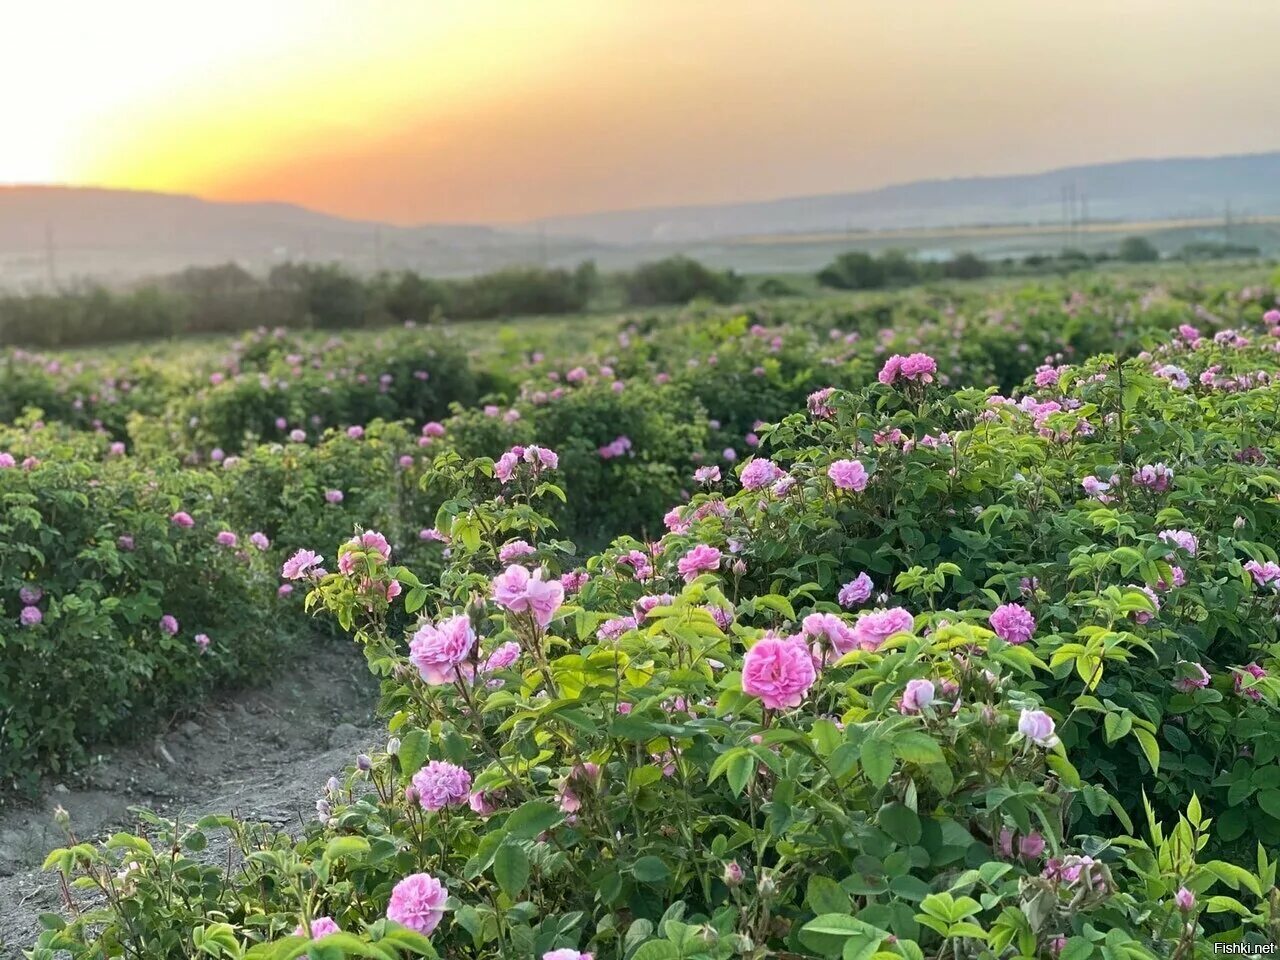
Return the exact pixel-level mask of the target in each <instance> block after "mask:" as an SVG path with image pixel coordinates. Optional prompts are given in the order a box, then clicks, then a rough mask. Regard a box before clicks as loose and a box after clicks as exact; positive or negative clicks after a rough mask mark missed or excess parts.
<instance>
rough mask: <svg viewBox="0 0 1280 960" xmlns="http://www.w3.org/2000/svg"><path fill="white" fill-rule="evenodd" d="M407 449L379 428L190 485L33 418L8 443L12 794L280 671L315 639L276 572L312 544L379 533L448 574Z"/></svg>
mask: <svg viewBox="0 0 1280 960" xmlns="http://www.w3.org/2000/svg"><path fill="white" fill-rule="evenodd" d="M412 440H413V438H412V437H410V436H408V434H407V433H406V432H405V430H404V429H403V428H401V427H396V426H393V425H382V424H375V425H373V426H371V427H370V428H369V430H368V431H362V433H361V435H360V436H359V437H353V436H348V435H346V434H339V435H334V436H332V437H330V438H329V439H328V440H327V441H326V442H324V443H321V444H319V445H317V446H308V445H306V444H287V445H283V446H278V447H274V448H273V447H267V446H263V447H260V448H256V449H255V450H253V451H252V452H251V453H249V454H247V455H246V456H245V457H243V458H237V459H230V460H229V461H228V462H227V463H226V464H225V465H224V468H222V469H219V470H191V469H188V468H184V467H182V466H181V464H180V463H179V462H178V461H177V459H176V458H172V457H171V458H169V459H167V460H165V459H160V458H152V459H149V460H146V461H142V460H140V459H138V458H136V457H133V456H129V455H128V454H126V453H124V452H123V451H121V450H120V449H119V448H118V446H117V447H115V448H113V445H112V443H111V442H109V441H108V440H107V439H106V438H105V437H104V436H100V435H95V434H90V433H85V432H82V431H74V430H70V429H68V428H66V427H63V426H60V425H58V424H49V423H45V422H43V421H41V420H40V419H38V415H33V416H32V417H31V418H30V419H27V420H23V421H21V422H20V423H19V424H17V425H14V426H12V427H7V428H2V429H0V789H2V790H6V791H7V790H8V789H11V788H15V787H16V788H18V789H20V790H26V789H29V788H32V787H34V786H35V785H36V782H37V780H38V779H39V777H40V776H41V775H42V774H46V773H58V774H62V773H64V772H65V771H66V770H67V769H68V767H74V766H76V765H78V764H79V763H80V762H81V761H82V760H83V758H84V756H85V753H86V750H87V749H88V748H91V747H93V746H96V745H99V744H101V743H104V742H107V741H110V740H114V739H118V738H120V737H129V736H136V735H137V733H138V731H139V730H142V729H146V728H147V727H148V726H150V725H152V724H154V723H155V722H157V721H159V720H162V719H165V718H168V717H171V716H173V715H174V714H175V713H181V712H183V711H188V710H191V709H194V708H196V707H197V706H198V704H199V702H200V701H201V699H202V698H203V697H205V696H207V695H208V694H209V693H210V692H211V691H212V690H214V689H215V688H217V687H222V686H232V685H237V684H243V683H246V682H252V681H254V680H256V679H258V678H260V677H262V676H263V675H264V674H266V673H269V672H271V671H273V670H275V669H278V667H279V665H280V663H282V662H284V660H285V659H286V657H287V656H288V655H289V653H290V652H291V651H292V650H293V649H294V642H295V640H297V639H298V638H304V637H305V638H311V637H313V636H314V635H315V633H316V626H315V624H314V623H312V622H309V620H308V618H307V617H306V616H305V614H304V612H303V609H302V600H303V596H302V594H301V593H299V594H296V595H294V594H293V586H292V584H289V583H287V582H284V581H282V579H281V578H280V575H279V570H280V564H281V562H282V560H283V559H284V558H285V557H287V556H288V555H289V554H290V553H291V552H293V551H294V550H296V549H297V548H298V547H299V546H301V545H302V544H304V543H312V542H314V540H313V539H312V538H313V537H314V536H315V535H316V534H317V533H319V534H320V535H321V536H324V537H326V538H328V539H334V540H337V539H340V538H342V537H343V536H346V535H349V534H350V532H351V530H352V527H353V524H354V523H355V522H356V521H357V520H358V519H359V520H364V519H366V518H372V519H374V520H376V521H377V522H378V523H380V524H381V525H382V526H383V529H386V530H389V531H392V532H393V533H394V535H396V536H397V538H398V539H399V540H401V541H402V542H406V543H407V544H408V546H409V550H408V551H407V552H406V556H408V557H415V553H414V551H415V550H416V551H417V558H418V559H419V560H420V561H421V563H422V564H423V566H424V567H426V568H428V569H430V568H431V566H432V565H433V564H434V565H437V566H438V564H439V562H440V555H441V548H440V546H439V545H438V544H437V543H434V542H432V541H430V540H424V539H422V537H421V532H422V528H423V523H424V522H423V520H422V518H423V517H424V516H425V517H427V520H426V523H427V525H429V524H430V517H431V516H432V515H433V513H434V508H429V507H428V506H427V505H426V504H427V502H428V499H429V498H428V495H427V494H425V493H423V492H422V491H421V490H420V488H419V483H418V479H419V475H420V471H419V470H415V469H414V468H413V467H412V466H408V465H405V464H402V462H401V459H400V451H402V450H403V449H406V448H412V446H413V445H412Z"/></svg>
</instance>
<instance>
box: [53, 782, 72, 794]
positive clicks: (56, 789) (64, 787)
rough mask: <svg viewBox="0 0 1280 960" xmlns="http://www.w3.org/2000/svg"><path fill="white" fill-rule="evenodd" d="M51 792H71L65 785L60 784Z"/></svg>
mask: <svg viewBox="0 0 1280 960" xmlns="http://www.w3.org/2000/svg"><path fill="white" fill-rule="evenodd" d="M53 792H54V793H70V792H71V791H70V790H69V789H68V788H67V785H66V784H65V783H60V784H58V785H57V786H56V787H54V788H53Z"/></svg>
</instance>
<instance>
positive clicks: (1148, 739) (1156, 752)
mask: <svg viewBox="0 0 1280 960" xmlns="http://www.w3.org/2000/svg"><path fill="white" fill-rule="evenodd" d="M1133 735H1134V737H1135V738H1136V739H1137V741H1138V744H1139V746H1141V747H1142V752H1143V753H1144V754H1146V756H1147V762H1148V763H1149V764H1151V772H1152V773H1159V772H1160V745H1159V744H1158V743H1156V738H1155V737H1154V736H1153V735H1152V734H1151V732H1150V731H1149V730H1143V729H1142V728H1141V727H1134V728H1133Z"/></svg>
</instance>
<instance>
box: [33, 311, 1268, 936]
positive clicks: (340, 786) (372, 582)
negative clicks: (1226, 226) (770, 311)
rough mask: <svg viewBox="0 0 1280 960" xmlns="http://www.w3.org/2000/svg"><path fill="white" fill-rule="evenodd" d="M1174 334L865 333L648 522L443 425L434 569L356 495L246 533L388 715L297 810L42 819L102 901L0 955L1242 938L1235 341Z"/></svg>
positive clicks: (1260, 500) (1241, 361)
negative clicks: (935, 363)
mask: <svg viewBox="0 0 1280 960" xmlns="http://www.w3.org/2000/svg"><path fill="white" fill-rule="evenodd" d="M1247 340H1251V341H1253V342H1250V343H1246V342H1245V341H1247ZM1202 341H1206V338H1202V337H1199V336H1196V337H1191V336H1190V335H1189V334H1187V333H1185V332H1184V333H1182V334H1180V339H1179V340H1178V341H1177V344H1176V346H1175V345H1174V344H1173V343H1170V344H1166V346H1165V348H1164V349H1163V350H1160V351H1158V352H1154V353H1153V354H1152V355H1151V356H1149V357H1141V358H1138V359H1135V360H1133V361H1128V362H1124V363H1118V362H1117V361H1115V360H1114V359H1111V358H1107V357H1101V358H1098V359H1096V360H1093V361H1089V362H1087V363H1085V364H1082V365H1080V366H1078V367H1069V368H1061V367H1060V368H1055V369H1054V370H1053V375H1052V376H1049V375H1047V374H1044V372H1043V371H1042V372H1041V374H1037V375H1036V376H1035V377H1034V379H1033V380H1032V381H1031V382H1030V383H1029V384H1028V386H1027V389H1026V391H1025V392H1024V394H1023V396H1022V397H1021V398H1020V399H1004V398H1002V397H1000V396H998V395H996V394H995V393H994V391H985V392H983V391H973V390H970V391H960V392H957V393H951V392H947V391H946V390H944V389H942V387H941V385H940V384H939V383H938V382H937V381H936V379H931V377H932V374H931V373H930V370H929V367H928V365H927V364H925V363H924V361H923V360H913V361H911V362H910V363H907V362H905V361H903V362H899V363H898V364H896V365H894V364H891V365H890V370H891V371H893V372H894V373H895V374H896V375H894V376H889V375H886V376H885V377H884V378H882V379H883V381H884V382H878V383H877V384H876V385H875V386H873V387H868V388H865V389H863V390H859V391H855V392H851V393H843V392H839V391H834V392H831V393H826V394H825V395H824V396H823V397H821V398H820V400H819V401H818V402H817V403H814V404H811V405H810V407H809V409H808V411H806V412H805V413H802V414H796V415H794V416H792V417H789V418H786V419H785V420H784V421H783V422H782V423H781V424H779V425H778V426H776V427H773V428H768V429H767V430H765V429H762V438H763V439H765V441H766V443H765V452H762V453H760V454H758V459H757V460H756V461H754V462H755V463H759V462H761V461H762V460H763V459H765V457H766V454H767V458H768V460H769V466H768V467H767V468H766V467H753V466H752V464H751V463H748V464H744V465H742V467H741V468H740V470H741V473H742V475H743V477H744V478H745V477H746V475H747V473H748V471H749V470H750V471H751V475H752V477H753V478H754V477H757V475H758V480H757V479H752V480H750V481H747V480H745V479H744V481H743V483H742V486H743V487H744V489H741V490H738V491H737V492H735V485H734V484H733V483H732V482H731V481H730V480H729V478H728V476H722V477H721V479H720V480H719V481H717V480H715V479H714V478H713V477H711V476H710V475H704V476H705V477H706V479H705V483H707V484H709V485H710V488H711V489H710V491H709V492H703V493H698V494H696V495H694V496H693V498H692V499H691V501H690V502H689V503H688V504H686V505H683V506H680V507H677V508H676V509H674V510H672V511H670V512H669V513H668V515H667V519H666V522H667V526H668V527H669V532H668V533H666V534H665V535H664V536H662V537H661V538H659V539H654V540H649V541H645V540H637V539H633V538H625V537H624V538H622V539H619V540H617V541H615V542H614V543H613V544H612V545H610V546H609V547H608V548H607V549H605V550H604V551H603V552H601V553H600V554H598V555H595V556H592V557H590V558H587V559H586V560H585V561H579V560H578V558H577V557H576V553H575V550H574V548H573V546H572V545H571V544H570V543H569V542H567V541H565V540H561V539H558V537H559V532H558V531H557V529H556V525H555V519H554V516H553V515H551V514H548V513H545V512H544V509H545V508H547V507H550V508H551V512H552V514H554V511H555V509H556V505H557V504H558V503H559V501H560V498H561V497H562V496H563V495H564V490H563V489H562V487H561V480H562V478H561V477H560V472H561V469H562V465H563V460H562V458H561V456H560V454H559V452H558V451H554V450H549V449H546V448H540V447H538V446H536V445H532V444H516V445H515V446H514V447H512V448H510V449H507V450H506V451H505V452H503V453H501V455H493V456H491V457H480V458H476V459H465V458H463V457H462V456H461V455H460V454H459V453H458V452H457V451H456V450H454V449H450V448H448V447H447V446H446V447H445V449H443V450H442V451H441V452H440V454H439V455H438V456H437V458H436V460H435V462H434V463H433V465H432V469H431V472H430V473H429V474H428V475H427V476H426V477H424V483H425V484H426V485H427V487H428V489H443V490H445V491H448V497H447V499H445V500H444V501H443V502H442V503H441V505H440V507H439V509H438V512H437V516H436V529H437V530H439V531H441V533H442V535H447V536H448V538H449V540H450V547H449V550H450V553H449V556H448V558H447V563H446V565H445V566H444V568H443V569H442V570H441V571H440V573H439V575H438V577H435V578H423V577H419V576H418V575H417V574H416V573H415V572H414V571H413V570H411V569H410V568H409V567H407V566H405V565H403V564H402V563H401V560H402V558H401V556H400V555H399V553H398V552H397V550H396V548H395V546H394V545H393V544H392V543H391V542H389V541H388V539H387V538H386V537H384V536H383V535H382V534H381V533H379V532H376V531H372V530H370V531H365V532H363V533H360V534H359V535H357V536H355V537H353V538H350V539H345V540H344V542H343V543H342V545H341V546H340V547H339V550H338V553H337V556H336V561H337V564H336V569H335V570H332V571H330V572H327V573H324V572H321V571H320V570H318V569H317V562H316V561H315V558H314V556H313V555H311V554H309V553H307V554H303V555H301V556H299V557H298V558H296V559H295V560H293V561H291V563H290V564H289V565H288V566H287V568H286V571H285V572H286V575H288V576H290V577H294V578H296V579H297V581H298V582H302V583H306V584H307V585H308V586H309V588H310V594H309V597H308V605H309V606H310V607H311V608H313V609H315V610H317V611H324V612H325V614H326V615H328V616H331V617H333V618H334V619H335V620H336V621H337V622H338V623H339V624H340V625H341V626H342V627H343V628H344V629H347V630H349V631H350V632H351V633H352V634H353V636H354V637H355V639H356V640H357V642H358V643H359V644H360V645H361V646H362V647H363V649H364V651H365V654H366V657H367V660H368V663H369V666H370V669H371V670H372V671H373V672H374V673H375V674H376V675H377V676H379V677H381V678H382V699H381V710H382V712H383V714H384V715H385V716H386V717H387V720H388V739H387V742H386V745H385V748H384V749H383V750H381V751H379V752H378V753H377V755H376V756H373V757H371V758H363V757H362V758H359V759H358V760H357V762H356V763H355V764H353V766H352V767H351V768H350V769H349V770H348V772H347V774H346V776H345V777H343V778H341V779H337V778H335V779H334V780H332V781H330V782H329V783H328V784H327V785H325V786H324V788H323V790H322V791H321V792H320V796H319V799H318V800H317V805H316V811H317V816H316V820H315V821H314V822H312V823H310V824H309V825H307V827H306V829H305V830H304V831H303V833H302V835H301V836H300V837H291V836H288V835H286V834H281V833H277V832H276V831H274V830H272V829H270V828H267V827H264V826H255V825H249V824H242V823H238V822H236V821H234V820H231V819H229V818H223V817H209V818H206V819H205V820H203V821H201V822H200V823H197V824H195V825H182V824H173V823H165V822H162V821H158V820H156V819H155V818H149V819H148V820H147V821H146V823H145V825H146V826H147V828H148V830H147V832H149V833H151V834H152V835H153V836H152V839H151V840H148V839H145V838H144V837H142V836H135V835H129V834H122V835H119V836H117V837H116V838H114V839H113V840H112V841H111V842H110V843H108V844H107V845H106V846H105V847H104V848H95V847H93V846H92V845H88V844H83V843H79V842H76V840H77V838H76V837H75V835H74V832H72V833H71V840H72V844H71V845H69V846H67V847H66V848H64V849H62V850H59V851H55V852H54V853H53V854H52V855H51V856H50V858H49V866H50V868H51V869H54V870H56V871H58V872H59V873H60V874H61V875H62V876H63V878H64V882H65V883H67V884H74V885H75V886H76V887H79V888H89V889H91V890H96V891H97V892H98V895H99V898H100V900H101V901H103V902H101V903H100V905H98V906H83V907H76V908H75V910H76V911H77V912H76V913H75V914H74V915H73V916H72V917H71V918H70V920H69V921H68V922H66V923H65V925H64V922H63V921H57V922H56V923H55V922H53V921H51V922H50V926H51V929H49V930H48V931H47V932H46V933H45V934H43V935H42V937H41V942H40V943H39V944H38V945H36V946H35V947H33V948H32V950H31V951H30V956H31V957H33V958H39V960H44V958H46V957H52V956H53V954H54V952H55V951H56V950H59V949H62V950H67V951H70V952H71V953H72V955H73V956H83V957H91V956H117V955H141V956H148V957H151V956H154V957H186V956H191V955H196V954H197V953H203V954H207V955H211V956H225V957H247V958H250V957H251V958H259V957H261V958H273V957H279V958H285V957H294V956H299V955H301V954H303V953H307V954H309V955H310V956H312V957H316V958H326V957H341V956H381V957H385V956H400V955H408V954H419V955H426V956H431V955H433V954H435V955H440V956H447V957H474V958H488V957H543V958H546V957H551V958H554V960H558V958H559V957H561V956H570V957H576V956H579V955H580V954H581V953H583V952H586V953H589V954H590V955H591V956H592V957H594V958H604V957H610V958H612V957H618V958H627V960H632V958H634V960H662V958H687V960H702V958H729V957H734V956H745V957H769V956H777V957H844V958H850V957H853V958H859V960H862V958H866V960H873V958H881V960H897V958H904V960H923V958H924V957H926V956H954V957H993V958H994V957H1041V958H1062V957H1066V958H1068V960H1085V958H1092V957H1099V958H1105V960H1112V958H1116V957H1126V958H1133V960H1145V958H1156V957H1167V956H1175V957H1179V958H1190V957H1199V956H1203V957H1209V956H1213V955H1214V952H1213V950H1214V948H1213V941H1215V940H1225V941H1245V942H1248V943H1252V944H1259V943H1266V942H1271V941H1274V940H1275V938H1276V937H1277V936H1280V915H1278V912H1277V905H1278V904H1280V891H1277V888H1276V886H1275V872H1276V869H1275V861H1274V858H1273V857H1272V855H1271V854H1270V853H1269V852H1268V842H1267V841H1266V835H1267V834H1266V831H1267V830H1269V829H1273V828H1272V827H1271V826H1270V824H1269V823H1268V821H1267V820H1265V819H1263V818H1265V817H1269V816H1270V813H1269V812H1268V810H1267V808H1268V807H1270V806H1271V801H1270V800H1262V799H1261V798H1262V797H1263V796H1264V795H1266V794H1267V791H1270V790H1272V789H1273V785H1272V784H1271V783H1270V776H1271V773H1270V771H1273V770H1274V769H1275V764H1274V760H1273V758H1271V757H1270V756H1269V755H1268V754H1267V752H1266V751H1267V750H1269V749H1271V748H1270V746H1269V743H1270V742H1273V741H1274V734H1275V730H1274V726H1273V725H1274V723H1275V722H1276V719H1275V699H1276V696H1277V694H1278V693H1280V689H1278V687H1277V684H1276V681H1275V680H1274V679H1273V676H1272V675H1273V674H1274V672H1275V669H1274V659H1275V654H1276V636H1275V625H1274V621H1273V617H1274V613H1275V609H1274V604H1275V600H1276V596H1275V589H1274V585H1275V583H1276V580H1277V577H1276V569H1277V563H1276V557H1275V553H1274V549H1273V547H1272V544H1273V543H1274V533H1275V523H1276V510H1277V509H1278V508H1280V503H1277V501H1276V491H1277V489H1280V477H1278V476H1277V475H1276V471H1275V468H1274V466H1273V464H1274V462H1275V458H1276V456H1277V455H1280V451H1277V447H1276V441H1275V440H1274V438H1273V435H1272V424H1274V423H1275V422H1276V420H1275V417H1274V404H1275V403H1276V394H1275V391H1274V390H1273V389H1272V388H1271V387H1270V375H1271V371H1272V370H1273V369H1274V356H1275V351H1274V349H1273V344H1274V339H1268V337H1267V336H1266V335H1263V336H1258V335H1257V333H1256V332H1255V333H1251V334H1249V335H1245V334H1243V333H1236V334H1232V335H1229V336H1224V337H1220V338H1219V339H1218V340H1217V342H1214V341H1212V340H1208V341H1207V342H1202ZM904 356H905V355H904ZM885 359H886V360H889V359H891V358H890V357H888V356H887V357H886V358H885ZM1170 363H1175V364H1176V365H1177V366H1179V367H1180V368H1182V369H1183V371H1184V372H1185V373H1186V380H1187V384H1186V385H1185V386H1183V385H1182V379H1183V378H1182V377H1179V376H1176V375H1172V374H1171V373H1170V372H1169V371H1168V370H1167V369H1165V368H1166V367H1167V366H1168V365H1169V364H1170ZM506 442H507V440H506V439H505V438H504V440H503V444H505V443H506ZM496 453H497V451H496V450H495V454H496ZM842 461H843V462H845V463H846V464H848V463H857V464H858V465H859V467H860V468H861V469H860V470H856V471H855V470H853V468H852V467H851V466H846V467H843V468H842V469H841V470H839V471H836V472H835V475H834V476H833V474H832V471H831V469H830V467H831V465H832V464H834V463H837V462H842ZM841 478H844V479H843V480H842V479H841ZM1089 478H1092V481H1093V482H1091V483H1090V482H1087V481H1088V479H1089ZM846 481H847V482H846ZM564 482H565V483H566V485H567V484H569V483H571V482H572V477H568V478H565V480H564ZM717 484H723V485H724V488H723V491H722V490H721V489H720V488H719V487H718V486H717ZM1236 517H1239V518H1241V520H1240V521H1237V520H1236V519H1235V518H1236ZM849 608H853V610H850V609H849ZM406 616H407V617H409V618H413V619H412V622H408V623H406V622H405V617H406ZM1174 718H1177V722H1174ZM1174 731H1176V733H1175V732H1174ZM1122 771H1123V773H1122ZM1206 771H1208V775H1206ZM1237 783H1244V784H1245V785H1244V786H1237V785H1236V784H1237ZM1233 791H1234V793H1233ZM1242 791H1243V794H1242ZM1251 795H1257V796H1258V797H1259V801H1258V802H1257V803H1256V804H1250V805H1243V806H1245V809H1244V810H1243V811H1241V809H1240V808H1241V807H1242V803H1241V802H1240V801H1241V800H1242V799H1243V798H1246V797H1249V796H1251ZM1242 822H1243V828H1241V823H1242ZM211 832H225V833H227V835H228V840H227V843H228V851H229V853H228V855H227V856H229V859H225V858H224V857H222V856H220V857H219V858H218V859H217V861H216V863H217V865H215V864H214V862H211V861H206V860H204V859H203V858H202V856H201V852H202V850H203V849H204V847H205V845H206V844H207V843H208V834H209V833H211ZM1259 839H1261V840H1262V841H1264V842H1261V843H1260V842H1258V840H1259ZM157 851H159V852H157ZM67 890H68V893H67V896H68V899H69V901H70V902H74V899H75V896H76V894H75V893H74V892H73V890H72V888H71V887H70V886H68V887H67ZM309 937H315V938H318V939H309Z"/></svg>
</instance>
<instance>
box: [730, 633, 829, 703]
mask: <svg viewBox="0 0 1280 960" xmlns="http://www.w3.org/2000/svg"><path fill="white" fill-rule="evenodd" d="M816 679H817V671H816V670H815V669H814V666H813V658H812V657H810V655H809V651H808V650H807V649H805V646H804V644H802V643H798V642H796V641H795V640H791V639H787V640H783V639H778V638H774V637H765V638H764V639H762V640H759V641H757V642H756V644H755V645H754V646H752V647H751V649H750V650H748V651H747V654H746V656H745V657H744V658H743V661H742V691H743V692H744V693H747V694H750V695H751V696H753V697H759V698H760V701H761V702H762V703H763V704H764V705H765V707H766V708H768V709H769V710H781V709H786V708H789V707H796V706H799V705H800V701H802V700H803V699H804V696H805V694H806V693H807V692H808V691H809V688H810V687H811V686H813V682H814V680H816Z"/></svg>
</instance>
